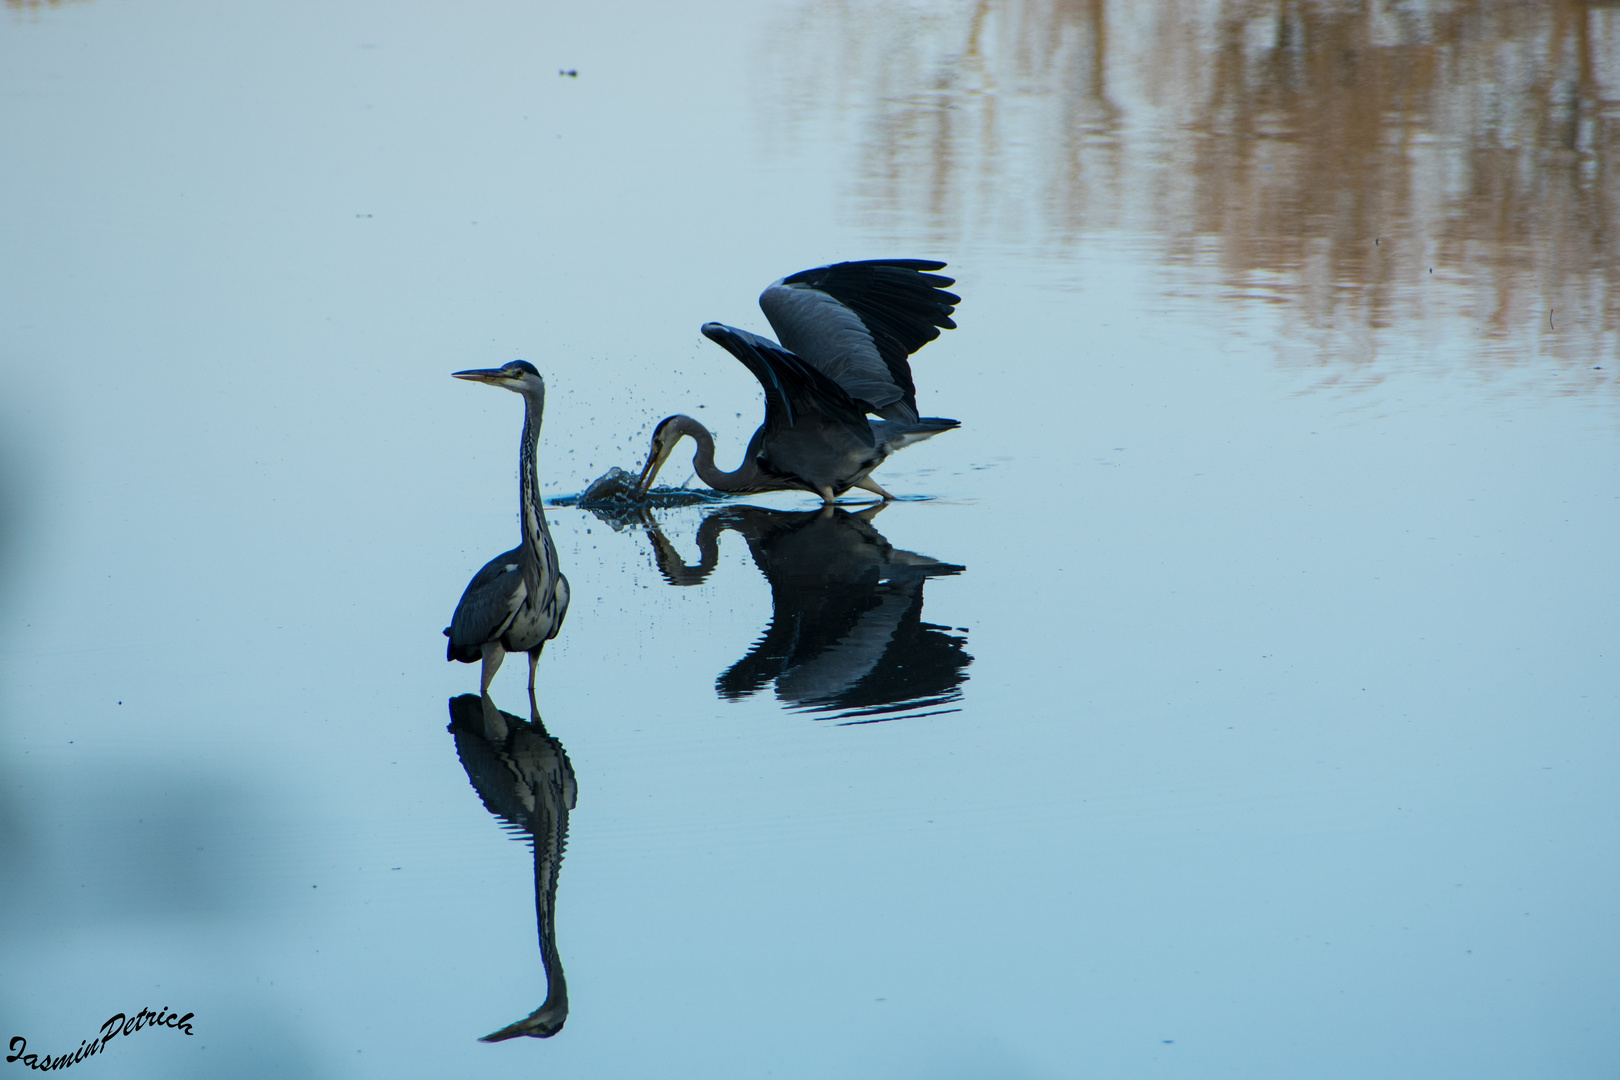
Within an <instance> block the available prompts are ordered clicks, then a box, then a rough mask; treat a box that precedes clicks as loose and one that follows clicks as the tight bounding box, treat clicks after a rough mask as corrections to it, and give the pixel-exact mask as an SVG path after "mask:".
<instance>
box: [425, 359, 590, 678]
mask: <svg viewBox="0 0 1620 1080" xmlns="http://www.w3.org/2000/svg"><path fill="white" fill-rule="evenodd" d="M455 375H456V378H458V379H470V380H473V381H475V382H483V383H488V384H490V385H492V386H501V387H505V388H506V389H508V390H512V391H514V392H516V393H519V394H522V395H523V443H522V449H521V451H520V453H519V455H518V496H519V513H520V515H521V517H522V522H523V542H522V543H521V544H519V545H518V546H517V547H515V548H513V549H512V550H511V551H506V552H502V553H501V554H499V555H497V556H495V558H493V559H491V560H490V561H489V562H487V563H485V564H484V566H483V568H482V569H481V570H479V571H478V573H476V574H474V575H473V579H472V581H470V582H468V583H467V589H466V591H465V592H463V593H462V594H461V602H460V603H458V604H457V605H456V613H455V614H454V615H453V616H451V619H450V625H449V626H448V627H446V628H445V631H444V633H445V636H446V637H448V638H449V639H450V644H449V646H448V648H447V649H446V653H445V658H446V659H448V660H460V661H462V662H463V663H468V664H470V663H473V662H475V661H481V662H482V664H483V671H482V690H483V692H485V693H488V691H489V684H490V680H491V679H493V678H494V677H495V672H496V671H497V670H498V669H499V668H500V666H501V661H502V660H504V659H505V658H506V654H507V653H509V652H526V653H528V654H529V693H530V696H531V697H532V696H533V693H534V669H535V665H536V664H537V663H538V662H539V659H540V650H541V649H543V648H545V644H546V642H548V641H550V640H551V639H552V638H554V637H556V636H557V631H559V630H561V629H562V623H563V617H564V616H566V615H567V614H568V595H569V593H568V579H567V578H566V577H564V576H563V574H562V571H561V570H559V569H558V566H557V546H556V544H554V543H552V540H551V530H550V529H548V528H547V527H546V513H545V505H544V504H543V502H542V501H541V498H540V481H539V477H538V476H537V474H536V472H535V452H536V450H537V448H538V447H539V443H540V421H541V417H542V415H543V414H544V412H545V408H546V384H545V382H544V380H542V379H541V378H540V373H539V372H537V371H535V369H534V368H533V367H532V366H530V365H529V364H527V363H524V362H523V361H522V360H517V361H513V362H512V363H510V364H507V365H506V366H505V367H503V368H495V369H487V370H480V371H458V372H456V373H455Z"/></svg>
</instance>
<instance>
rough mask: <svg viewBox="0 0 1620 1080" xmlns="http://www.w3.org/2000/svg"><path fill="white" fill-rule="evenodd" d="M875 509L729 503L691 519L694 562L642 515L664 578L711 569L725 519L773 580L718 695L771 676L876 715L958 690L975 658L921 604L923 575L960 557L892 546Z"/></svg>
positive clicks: (739, 691)
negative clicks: (767, 604) (754, 637)
mask: <svg viewBox="0 0 1620 1080" xmlns="http://www.w3.org/2000/svg"><path fill="white" fill-rule="evenodd" d="M882 509H883V507H882V506H872V507H868V508H867V509H866V510H863V511H861V512H860V513H858V514H851V513H849V512H848V511H846V510H843V509H841V508H839V507H822V508H821V509H820V510H811V511H800V512H797V513H794V512H789V511H784V510H767V509H763V508H760V507H757V506H728V507H726V508H724V509H722V510H717V511H715V512H714V513H712V514H710V515H709V516H708V517H707V518H705V519H704V520H703V524H702V525H700V526H699V527H698V535H697V542H698V551H699V556H698V558H699V563H698V565H697V566H688V565H687V564H686V563H685V561H684V560H683V559H682V558H681V555H680V553H679V552H677V551H676V550H675V547H674V545H672V544H671V543H670V542H669V541H668V540H667V539H666V538H665V537H664V534H663V533H662V532H660V531H659V529H658V525H657V523H656V522H654V521H653V520H652V516H651V515H650V514H648V515H646V517H645V518H644V519H643V520H644V521H645V522H646V523H647V535H648V536H649V537H650V538H651V540H652V543H653V550H654V556H655V558H656V559H657V561H658V569H659V572H660V573H662V574H663V575H664V579H665V580H666V581H668V582H669V583H670V584H671V585H696V584H698V583H700V582H702V581H703V580H704V579H705V578H707V577H708V576H709V574H710V572H711V571H713V569H714V567H715V565H716V564H717V562H718V560H719V540H720V533H721V531H722V530H724V529H733V530H735V531H736V532H739V533H741V534H742V536H743V538H744V539H746V540H747V541H748V550H749V552H750V553H751V554H752V555H753V557H754V563H755V565H757V566H758V567H759V569H760V571H761V572H762V573H763V574H764V575H765V578H766V580H767V581H769V582H770V585H771V606H772V614H771V624H770V627H769V628H768V629H767V630H766V631H765V633H764V634H763V635H761V636H760V639H759V640H758V641H757V642H755V644H754V647H753V649H752V650H750V652H749V653H748V655H747V656H745V657H743V658H742V659H741V660H739V661H737V662H736V663H735V664H733V665H732V666H731V667H730V668H729V669H728V670H727V671H725V672H724V673H723V674H722V675H721V676H720V677H719V678H718V679H717V680H715V689H716V690H717V691H718V692H719V694H720V696H721V697H723V698H726V699H728V700H732V701H735V700H737V699H739V698H743V697H747V696H748V695H749V694H753V693H755V692H757V691H758V690H760V689H761V688H763V687H764V686H765V685H766V684H767V683H771V682H774V683H775V684H776V696H777V697H778V698H779V699H781V700H782V701H783V702H784V703H786V704H787V705H789V706H792V707H797V708H804V709H817V710H830V709H840V710H850V711H848V712H844V713H842V714H841V715H845V716H863V717H872V718H881V719H888V718H891V714H894V713H898V712H901V711H911V710H916V709H922V708H931V707H937V706H941V705H944V704H946V703H948V702H951V701H954V700H956V699H957V698H959V697H961V693H962V692H961V684H962V682H963V681H964V679H965V678H966V676H965V675H964V673H963V669H964V668H966V667H967V665H968V664H969V663H971V662H972V659H973V658H972V657H971V656H969V655H968V654H967V652H966V651H964V649H963V645H964V641H963V639H962V638H960V637H958V636H956V635H955V634H951V633H948V632H946V631H947V628H946V627H942V626H933V625H931V624H929V623H925V622H923V621H922V609H923V584H924V583H925V582H926V581H927V580H928V579H929V578H930V577H942V576H945V575H951V574H959V573H961V572H962V570H963V568H962V567H960V566H956V565H953V564H951V563H944V562H940V561H939V560H938V559H930V558H929V557H927V556H926V555H918V554H916V553H914V552H910V551H901V550H900V549H898V548H896V547H894V546H893V545H891V544H890V543H889V542H888V541H887V540H885V539H884V538H883V535H882V534H881V533H879V532H878V531H877V529H875V528H874V527H873V526H872V518H873V517H875V516H876V515H877V513H878V512H879V511H881V510H882Z"/></svg>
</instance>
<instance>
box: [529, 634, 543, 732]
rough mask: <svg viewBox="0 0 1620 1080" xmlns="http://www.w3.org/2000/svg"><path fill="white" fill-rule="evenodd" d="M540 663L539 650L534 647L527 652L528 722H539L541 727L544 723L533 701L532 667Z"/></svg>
mask: <svg viewBox="0 0 1620 1080" xmlns="http://www.w3.org/2000/svg"><path fill="white" fill-rule="evenodd" d="M539 663H540V650H539V649H536V650H534V652H532V653H530V654H529V722H530V723H531V724H539V725H540V727H541V728H542V729H543V728H544V727H545V724H544V723H542V722H541V720H540V706H539V705H536V704H535V701H534V669H535V665H537V664H539Z"/></svg>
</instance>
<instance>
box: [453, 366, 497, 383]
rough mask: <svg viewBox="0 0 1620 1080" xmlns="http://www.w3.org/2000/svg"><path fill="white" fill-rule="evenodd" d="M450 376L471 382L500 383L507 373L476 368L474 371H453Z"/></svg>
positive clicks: (495, 369)
mask: <svg viewBox="0 0 1620 1080" xmlns="http://www.w3.org/2000/svg"><path fill="white" fill-rule="evenodd" d="M450 374H451V375H453V376H455V377H456V378H458V379H466V380H468V381H469V382H481V383H492V382H498V381H500V379H501V377H502V376H504V375H505V374H506V372H504V371H502V370H501V369H500V368H474V369H473V370H472V371H452V372H451V373H450Z"/></svg>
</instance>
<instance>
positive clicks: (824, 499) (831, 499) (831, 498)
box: [816, 487, 838, 506]
mask: <svg viewBox="0 0 1620 1080" xmlns="http://www.w3.org/2000/svg"><path fill="white" fill-rule="evenodd" d="M816 490H817V491H819V492H821V503H822V505H823V506H831V505H833V503H835V502H837V501H838V496H836V495H834V494H833V489H832V488H830V487H822V488H817V489H816Z"/></svg>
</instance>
